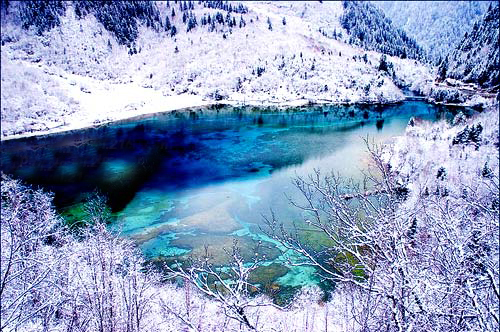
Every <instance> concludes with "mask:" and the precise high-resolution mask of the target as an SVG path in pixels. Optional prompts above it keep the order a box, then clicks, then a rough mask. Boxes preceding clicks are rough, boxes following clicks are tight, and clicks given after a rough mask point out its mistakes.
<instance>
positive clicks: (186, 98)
mask: <svg viewBox="0 0 500 332" xmlns="http://www.w3.org/2000/svg"><path fill="white" fill-rule="evenodd" d="M163 99H164V100H163V102H162V104H163V105H165V106H164V107H162V110H158V105H154V104H155V103H154V102H151V103H149V104H153V105H148V104H144V105H141V107H140V108H137V109H134V110H133V111H132V112H130V111H129V112H126V110H123V112H112V113H111V114H109V115H108V116H106V117H105V118H102V117H101V118H100V117H99V116H96V114H94V113H91V112H81V113H80V114H78V115H79V117H81V118H76V119H73V121H71V120H70V119H71V115H68V116H67V119H64V121H65V124H62V125H59V126H56V127H52V128H49V129H46V130H39V131H31V132H23V133H20V134H14V135H7V136H2V137H1V139H0V141H2V142H3V141H10V140H16V139H23V138H34V137H44V136H49V135H57V134H63V133H69V132H73V131H78V130H83V129H90V128H98V127H100V126H103V125H107V124H110V123H115V122H121V121H130V120H134V119H135V120H138V119H143V118H146V117H152V116H155V115H159V114H164V113H169V112H187V111H190V110H194V109H199V108H210V107H214V106H217V105H227V106H233V107H244V106H248V107H275V108H278V109H286V108H291V107H307V106H311V107H313V106H324V105H335V106H346V107H348V106H353V105H393V104H397V103H401V102H404V101H405V99H402V100H392V101H391V100H388V101H386V102H383V103H380V102H374V101H372V102H370V101H365V102H353V103H344V102H337V101H334V100H325V99H314V100H313V99H305V98H304V99H294V100H285V101H283V100H282V101H273V100H264V99H260V100H259V99H245V100H237V99H225V100H221V101H214V100H205V99H202V98H201V97H200V96H198V95H187V94H181V95H176V96H168V97H164V98H163ZM175 99H180V100H182V101H181V102H179V100H177V102H175ZM169 101H171V102H172V101H174V103H173V104H175V105H171V107H169V106H168V104H169ZM156 102H158V101H156ZM172 106H173V107H172ZM124 112H126V113H125V114H124ZM78 115H77V116H78ZM82 116H83V117H82ZM68 120H70V122H66V121H68Z"/></svg>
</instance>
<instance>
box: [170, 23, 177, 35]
mask: <svg viewBox="0 0 500 332" xmlns="http://www.w3.org/2000/svg"><path fill="white" fill-rule="evenodd" d="M176 34H177V28H176V27H175V25H172V29H171V30H170V37H173V36H175V35H176Z"/></svg>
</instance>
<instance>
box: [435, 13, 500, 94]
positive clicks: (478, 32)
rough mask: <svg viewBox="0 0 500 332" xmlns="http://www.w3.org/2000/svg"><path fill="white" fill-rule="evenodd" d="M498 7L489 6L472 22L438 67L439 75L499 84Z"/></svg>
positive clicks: (442, 77) (494, 84) (484, 85)
mask: <svg viewBox="0 0 500 332" xmlns="http://www.w3.org/2000/svg"><path fill="white" fill-rule="evenodd" d="M499 22H500V7H499V5H498V4H497V5H496V6H490V8H489V10H488V12H487V13H486V14H485V15H484V17H483V19H482V20H481V21H479V22H478V23H475V24H474V26H473V28H472V30H471V31H470V32H469V33H466V34H465V35H464V37H463V38H462V40H461V41H460V43H459V44H458V46H457V47H456V48H455V50H453V51H452V52H451V53H450V54H449V55H448V56H447V57H446V59H445V60H444V61H443V63H442V64H441V65H440V67H439V71H438V75H439V79H441V80H442V79H444V78H446V77H449V78H453V79H458V80H461V81H464V82H466V83H477V84H479V85H480V86H481V87H486V88H494V87H498V86H499V85H500V68H499V66H500V45H499V37H500V36H499Z"/></svg>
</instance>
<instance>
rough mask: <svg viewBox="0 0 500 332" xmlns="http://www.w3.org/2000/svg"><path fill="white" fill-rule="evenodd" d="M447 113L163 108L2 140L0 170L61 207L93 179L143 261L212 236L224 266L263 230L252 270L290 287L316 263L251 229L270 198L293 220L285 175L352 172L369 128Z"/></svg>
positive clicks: (399, 127) (415, 107)
mask: <svg viewBox="0 0 500 332" xmlns="http://www.w3.org/2000/svg"><path fill="white" fill-rule="evenodd" d="M445 115H446V114H445V113H443V109H438V108H436V107H434V106H431V105H428V104H425V103H421V102H408V103H404V104H399V105H392V106H385V107H381V106H376V107H370V106H362V107H359V106H358V107H352V106H351V107H340V106H328V107H314V108H310V109H305V110H304V109H290V110H286V111H282V112H275V111H272V110H261V109H256V108H230V107H222V108H221V107H218V108H216V109H212V110H196V111H191V112H172V113H169V114H164V115H158V116H155V117H151V118H146V119H142V120H137V121H130V122H122V123H118V124H113V125H109V126H103V127H99V128H96V129H88V130H81V131H76V132H72V133H67V134H61V135H52V136H49V137H39V138H29V139H21V140H15V141H7V142H2V150H3V153H2V170H3V171H4V172H6V173H8V174H12V175H13V176H15V177H18V178H22V179H24V180H25V181H27V182H29V183H32V184H39V185H42V186H44V187H45V188H46V189H48V190H51V191H53V192H54V193H55V202H56V204H57V206H58V207H60V208H63V207H77V206H78V203H79V202H81V201H82V199H83V197H84V196H85V193H87V192H91V191H93V190H95V189H98V190H99V191H100V192H102V193H104V194H106V195H107V196H108V197H109V202H110V204H111V207H112V209H113V211H114V212H115V216H116V221H115V223H114V225H113V227H115V228H116V229H121V231H122V232H123V234H125V235H126V236H130V237H132V238H134V239H135V240H136V241H137V242H138V243H139V244H140V245H141V247H142V249H143V251H144V253H145V254H146V255H147V256H148V257H149V258H151V259H166V260H168V259H169V257H170V258H171V257H175V258H179V259H182V258H184V257H186V256H187V255H189V254H193V255H196V254H198V253H200V252H201V250H202V249H203V247H204V245H209V248H210V251H211V252H212V253H213V255H214V259H215V262H216V263H218V264H224V263H225V259H226V258H225V255H224V254H223V248H227V247H228V246H230V245H231V244H232V241H233V240H235V239H237V240H238V243H239V246H241V247H242V248H243V252H244V255H249V254H252V253H253V248H254V240H261V241H263V242H264V243H265V244H266V245H267V246H265V248H264V249H262V250H264V252H265V254H266V256H267V261H266V262H265V264H264V266H263V268H262V269H260V272H257V274H256V275H253V276H252V278H253V279H254V280H258V281H259V283H264V282H268V283H271V282H272V283H276V284H279V285H282V286H284V285H285V286H290V287H296V286H300V285H302V284H307V283H311V282H316V281H317V277H316V276H315V275H314V270H313V269H311V268H305V267H302V268H295V267H294V268H292V267H290V266H288V265H287V260H288V258H290V257H288V256H287V255H288V253H286V252H284V250H283V248H280V246H279V245H278V244H277V243H274V242H273V241H272V240H270V239H269V238H267V237H266V236H265V234H262V232H261V231H260V229H259V226H261V225H262V214H266V213H268V211H269V209H270V207H272V208H273V210H275V211H278V212H279V215H280V218H281V219H282V220H284V221H287V222H289V223H290V222H291V221H296V222H300V221H301V219H302V216H301V215H300V213H298V212H297V211H296V210H294V209H292V208H291V207H290V205H289V203H288V200H287V199H286V198H285V195H284V194H285V193H286V194H287V195H289V196H290V197H292V198H293V197H296V195H297V192H296V191H294V188H293V187H292V185H291V180H290V179H291V177H294V176H306V175H308V174H310V173H311V172H312V171H313V169H320V170H322V171H323V172H329V171H331V170H334V171H335V172H339V173H341V174H342V175H344V176H349V177H355V178H356V177H358V178H359V176H360V174H361V172H360V170H361V169H363V168H364V167H365V165H366V163H367V160H366V158H367V155H366V153H365V150H366V149H365V146H364V143H363V138H365V137H366V136H367V135H369V136H370V137H371V138H373V139H375V140H376V141H379V142H381V141H387V140H389V139H391V138H392V137H394V136H397V135H400V134H402V133H403V132H404V129H405V127H406V124H407V123H408V120H409V119H410V117H411V116H418V117H421V118H424V119H429V120H433V119H436V118H442V117H443V116H445ZM308 238H309V240H310V241H321V239H320V238H319V235H315V234H309V235H308ZM264 267H265V268H264Z"/></svg>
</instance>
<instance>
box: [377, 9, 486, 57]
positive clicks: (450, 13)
mask: <svg viewBox="0 0 500 332" xmlns="http://www.w3.org/2000/svg"><path fill="white" fill-rule="evenodd" d="M490 3H492V1H373V4H374V5H375V6H377V7H379V8H381V9H382V10H383V11H384V13H385V15H386V16H387V17H388V18H390V19H391V21H392V22H393V24H394V25H395V26H397V27H400V28H401V29H403V30H404V31H405V32H406V33H407V34H408V36H410V37H412V38H414V39H415V40H416V41H417V43H418V44H419V45H420V46H422V47H423V48H424V49H425V51H426V53H427V54H428V56H429V58H430V60H432V61H433V62H434V63H439V62H440V59H441V60H442V59H444V58H445V57H446V55H447V54H448V53H449V52H450V51H452V50H453V49H454V48H455V47H456V45H457V44H458V43H459V42H460V39H461V38H462V37H463V36H464V34H465V32H467V31H469V30H470V29H471V28H472V26H473V25H474V22H476V21H477V20H479V19H481V17H482V16H483V14H484V13H485V12H486V11H487V9H488V6H489V4H490Z"/></svg>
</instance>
